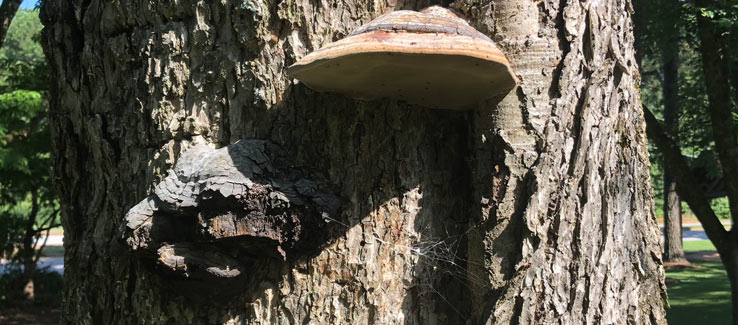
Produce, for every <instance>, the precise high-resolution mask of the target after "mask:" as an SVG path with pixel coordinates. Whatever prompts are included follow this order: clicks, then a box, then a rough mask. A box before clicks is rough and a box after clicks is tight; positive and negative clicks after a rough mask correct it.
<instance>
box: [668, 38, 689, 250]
mask: <svg viewBox="0 0 738 325" xmlns="http://www.w3.org/2000/svg"><path fill="white" fill-rule="evenodd" d="M662 55H663V56H664V58H665V59H664V64H663V65H662V67H663V69H664V83H663V97H664V123H665V124H666V127H667V128H668V132H669V133H670V134H671V136H672V139H674V141H676V142H677V145H678V144H679V39H678V38H674V39H673V40H669V41H667V46H666V47H665V48H664V51H663V53H662ZM686 260H687V259H686V258H685V257H684V247H683V246H682V202H681V200H680V199H679V194H677V190H676V179H675V177H674V175H673V173H672V171H671V166H669V164H668V163H664V261H665V262H683V261H686Z"/></svg>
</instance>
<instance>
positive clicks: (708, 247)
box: [684, 240, 717, 252]
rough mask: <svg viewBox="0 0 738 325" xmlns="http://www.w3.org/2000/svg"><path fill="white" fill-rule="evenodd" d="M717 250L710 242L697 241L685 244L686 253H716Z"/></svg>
mask: <svg viewBox="0 0 738 325" xmlns="http://www.w3.org/2000/svg"><path fill="white" fill-rule="evenodd" d="M714 250H717V249H716V248H715V245H713V244H712V242H711V241H709V240H696V241H685V242H684V251H685V252H694V251H714Z"/></svg>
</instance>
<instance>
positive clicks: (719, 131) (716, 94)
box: [696, 0, 738, 324]
mask: <svg viewBox="0 0 738 325" xmlns="http://www.w3.org/2000/svg"><path fill="white" fill-rule="evenodd" d="M696 4H697V6H698V7H699V8H705V7H707V8H711V7H714V6H716V5H717V3H716V2H715V1H712V0H699V1H697V2H696ZM696 16H697V27H698V32H697V35H698V37H699V39H700V54H701V56H702V71H703V73H704V78H705V89H706V90H707V97H708V100H709V105H708V111H709V113H710V122H711V124H712V132H713V139H715V148H716V149H717V150H716V151H717V154H718V158H719V159H720V167H721V168H722V171H723V178H724V180H725V188H726V190H727V192H728V202H729V206H730V216H731V220H732V222H733V225H737V224H738V139H737V138H736V128H735V123H734V122H733V120H734V116H733V114H734V113H733V105H732V101H731V91H730V82H729V78H728V70H729V69H728V64H727V62H726V61H725V54H724V53H722V50H723V48H721V46H720V37H723V36H720V34H719V33H717V31H718V28H717V26H716V24H715V23H714V22H713V21H712V20H711V19H710V18H708V17H705V16H704V15H702V14H700V13H699V12H698V13H697V14H696ZM715 246H716V248H718V252H720V259H721V260H722V262H723V265H725V271H726V272H727V273H728V279H729V280H730V287H731V291H732V298H733V324H738V228H735V227H731V229H730V231H728V236H727V240H726V241H725V242H723V243H722V245H721V246H722V247H721V246H718V245H717V244H716V245H715Z"/></svg>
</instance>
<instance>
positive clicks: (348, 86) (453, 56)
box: [288, 7, 517, 110]
mask: <svg viewBox="0 0 738 325" xmlns="http://www.w3.org/2000/svg"><path fill="white" fill-rule="evenodd" d="M288 73H289V74H290V75H291V76H293V77H294V78H296V79H298V80H300V81H302V82H303V83H305V85H307V86H308V87H310V88H312V89H314V90H317V91H325V92H336V93H342V94H346V95H348V96H350V97H354V98H360V99H367V100H372V99H380V98H392V99H399V100H404V101H406V102H409V103H413V104H419V105H422V106H426V107H432V108H444V109H458V110H463V109H472V108H475V106H476V105H477V104H478V103H479V102H481V101H483V100H486V99H489V98H493V97H500V96H502V95H505V94H507V93H508V92H509V91H510V90H512V89H513V88H514V87H515V84H516V82H517V79H516V78H515V76H514V74H513V72H512V70H511V68H510V66H509V62H508V61H507V59H506V58H505V56H504V54H502V52H500V50H499V49H497V47H496V46H495V44H494V42H492V40H491V39H489V38H488V37H487V36H485V35H484V34H482V33H480V32H479V31H477V30H476V29H474V28H473V27H471V26H470V25H469V24H468V23H467V22H466V21H464V20H463V19H461V18H459V17H458V16H456V15H455V14H454V13H453V12H452V11H450V10H448V9H445V8H441V7H429V8H426V9H425V10H423V11H421V12H415V11H408V10H401V11H395V12H391V13H388V14H385V15H383V16H380V17H379V18H377V19H375V20H373V21H371V22H369V23H368V24H366V25H364V26H361V27H359V28H358V29H356V30H354V31H353V32H352V33H351V34H350V35H349V36H348V37H346V38H344V39H342V40H339V41H337V42H334V43H331V44H328V45H327V46H325V47H323V48H321V49H320V50H317V51H315V52H312V53H310V54H308V55H306V56H305V57H303V58H302V59H300V60H299V61H297V62H296V63H295V64H294V65H292V66H291V67H289V69H288Z"/></svg>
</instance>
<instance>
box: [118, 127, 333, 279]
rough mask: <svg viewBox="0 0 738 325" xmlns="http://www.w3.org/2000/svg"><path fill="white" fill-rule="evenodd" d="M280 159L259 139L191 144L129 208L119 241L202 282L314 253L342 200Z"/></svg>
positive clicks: (171, 271) (155, 262) (239, 275)
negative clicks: (266, 261)
mask: <svg viewBox="0 0 738 325" xmlns="http://www.w3.org/2000/svg"><path fill="white" fill-rule="evenodd" d="M283 157H284V155H283V154H282V152H281V151H280V150H279V148H278V147H277V146H275V145H273V144H271V143H269V142H266V141H260V140H250V141H240V142H237V143H235V144H232V145H230V146H227V147H224V148H221V149H212V148H210V147H208V146H205V145H197V146H194V147H192V148H190V149H189V150H187V151H185V152H184V153H183V154H182V156H181V157H180V158H179V160H178V161H177V163H176V165H175V167H174V169H173V170H172V171H171V172H170V173H169V175H168V176H167V177H166V178H165V179H164V180H163V181H162V182H161V183H159V184H158V185H157V186H156V188H155V189H154V193H153V194H152V195H150V196H149V197H147V198H146V199H144V200H143V201H141V202H140V203H138V204H137V205H135V206H134V207H133V208H131V209H130V210H129V211H128V213H127V214H126V216H125V220H124V222H123V224H122V225H121V229H120V235H121V239H122V240H123V241H124V242H125V244H126V246H127V247H128V249H129V250H130V251H132V252H133V253H134V254H136V256H139V257H140V258H142V259H144V260H148V261H150V262H151V263H149V265H151V266H154V267H155V268H156V269H158V270H160V271H162V272H164V273H165V274H169V275H174V278H177V279H183V280H190V281H191V280H197V281H194V282H197V283H200V284H201V285H203V286H204V287H208V286H210V287H213V285H212V284H215V283H218V284H228V283H229V282H228V280H233V279H244V277H245V276H246V273H247V267H248V266H249V265H250V264H253V262H254V261H255V260H258V259H264V258H266V259H270V260H277V261H286V260H289V259H290V258H294V257H299V256H304V255H305V254H310V253H312V252H313V251H317V249H319V248H320V246H321V245H323V244H325V243H327V242H328V241H329V240H330V236H331V234H332V231H331V229H330V228H329V225H330V224H329V223H327V222H326V221H325V220H326V218H327V217H333V218H335V217H336V216H335V215H336V214H337V213H339V209H340V205H341V201H340V199H339V198H338V197H337V196H335V195H333V194H331V193H330V192H328V191H326V188H327V187H326V186H324V185H322V184H320V183H318V182H315V181H313V180H311V179H310V176H309V175H308V173H307V172H305V171H303V170H301V169H298V168H295V167H293V166H291V164H290V163H288V162H286V161H285V159H284V158H283ZM224 281H225V282H224ZM241 282H242V281H241ZM218 290H220V289H218Z"/></svg>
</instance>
